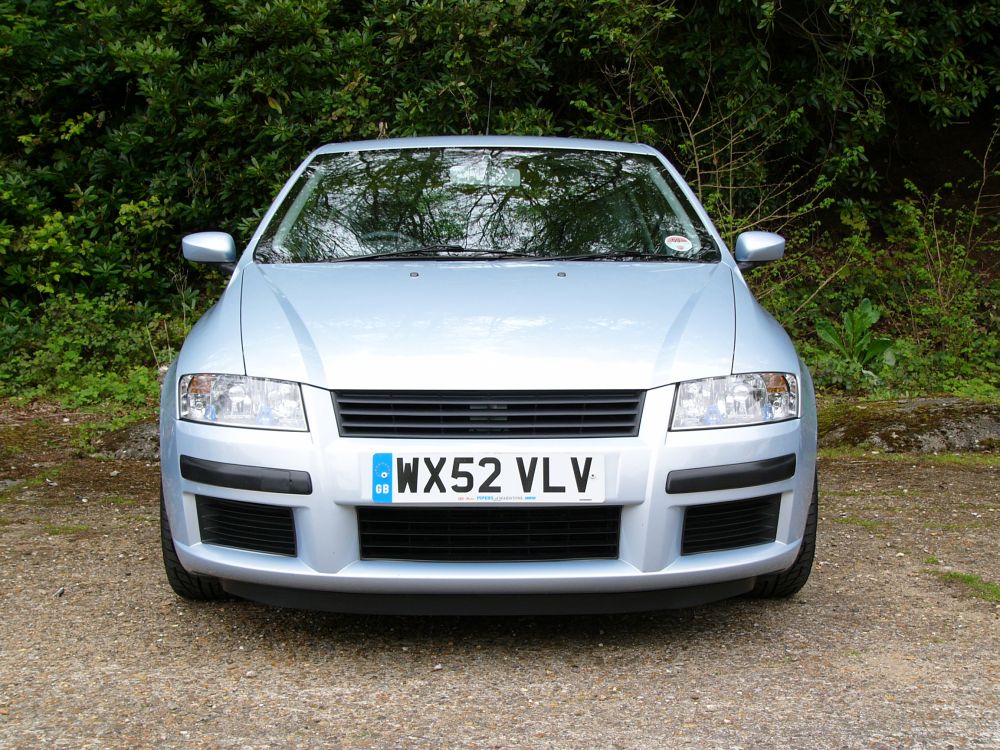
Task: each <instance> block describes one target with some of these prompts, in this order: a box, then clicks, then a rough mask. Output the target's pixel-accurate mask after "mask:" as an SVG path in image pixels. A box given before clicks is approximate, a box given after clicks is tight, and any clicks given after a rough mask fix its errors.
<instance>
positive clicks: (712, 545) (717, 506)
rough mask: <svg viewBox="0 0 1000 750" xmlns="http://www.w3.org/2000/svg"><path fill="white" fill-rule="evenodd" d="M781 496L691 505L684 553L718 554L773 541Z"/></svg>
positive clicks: (687, 520) (685, 514) (682, 542)
mask: <svg viewBox="0 0 1000 750" xmlns="http://www.w3.org/2000/svg"><path fill="white" fill-rule="evenodd" d="M780 510H781V495H767V496H765V497H757V498H753V499H752V500H734V501H732V502H726V503H707V504H705V505H690V506H688V507H687V508H686V509H685V511H684V535H683V537H682V540H681V554H682V555H693V554H696V553H698V552H716V551H718V550H724V549H737V548H739V547H750V546H753V545H755V544H767V543H769V542H773V541H774V540H775V537H776V536H777V532H778V513H779V511H780Z"/></svg>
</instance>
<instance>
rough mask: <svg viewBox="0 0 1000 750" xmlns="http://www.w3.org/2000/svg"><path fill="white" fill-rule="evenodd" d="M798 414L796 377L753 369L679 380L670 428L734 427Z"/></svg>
mask: <svg viewBox="0 0 1000 750" xmlns="http://www.w3.org/2000/svg"><path fill="white" fill-rule="evenodd" d="M798 416H799V381H798V378H796V377H795V376H794V375H790V374H788V373H784V372H753V373H747V374H742V375H729V376H726V377H722V378H705V379H704V380H688V381H687V382H684V383H679V384H678V385H677V392H676V393H675V394H674V412H673V418H672V419H671V420H670V429H671V430H705V429H711V428H713V427H736V426H738V425H748V424H764V423H767V422H781V421H784V420H786V419H795V418H796V417H798Z"/></svg>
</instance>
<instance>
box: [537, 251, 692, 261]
mask: <svg viewBox="0 0 1000 750" xmlns="http://www.w3.org/2000/svg"><path fill="white" fill-rule="evenodd" d="M548 260H623V261H632V260H654V261H666V262H668V263H669V262H674V263H688V262H693V263H701V262H703V261H702V259H701V258H698V257H692V258H685V257H681V256H679V255H665V254H664V253H641V252H622V253H583V254H581V255H562V256H559V255H554V256H551V257H550V258H548Z"/></svg>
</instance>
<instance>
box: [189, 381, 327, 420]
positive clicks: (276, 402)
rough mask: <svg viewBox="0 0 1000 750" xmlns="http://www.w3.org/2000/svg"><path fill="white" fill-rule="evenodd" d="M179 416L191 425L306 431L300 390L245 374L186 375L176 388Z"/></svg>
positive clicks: (292, 384)
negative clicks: (206, 424)
mask: <svg viewBox="0 0 1000 750" xmlns="http://www.w3.org/2000/svg"><path fill="white" fill-rule="evenodd" d="M178 390H179V392H178V403H179V405H180V417H181V419H186V420H189V421H191V422H205V423H208V424H218V425H228V426H230V427H256V428H260V429H264V430H295V431H298V432H306V431H308V429H309V427H308V425H307V424H306V410H305V407H304V406H303V405H302V389H301V387H300V386H299V384H298V383H290V382H288V381H287V380H270V379H268V378H251V377H247V376H246V375H209V374H205V373H199V374H197V375H185V376H184V377H182V378H181V380H180V384H179V387H178Z"/></svg>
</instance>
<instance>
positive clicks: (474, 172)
mask: <svg viewBox="0 0 1000 750" xmlns="http://www.w3.org/2000/svg"><path fill="white" fill-rule="evenodd" d="M448 181H449V182H450V183H451V184H452V185H483V186H486V187H519V186H520V185H521V172H520V170H517V169H509V168H506V167H498V166H496V165H494V164H491V163H490V162H488V161H487V162H480V163H478V164H459V165H458V166H455V167H452V168H451V169H449V170H448Z"/></svg>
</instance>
